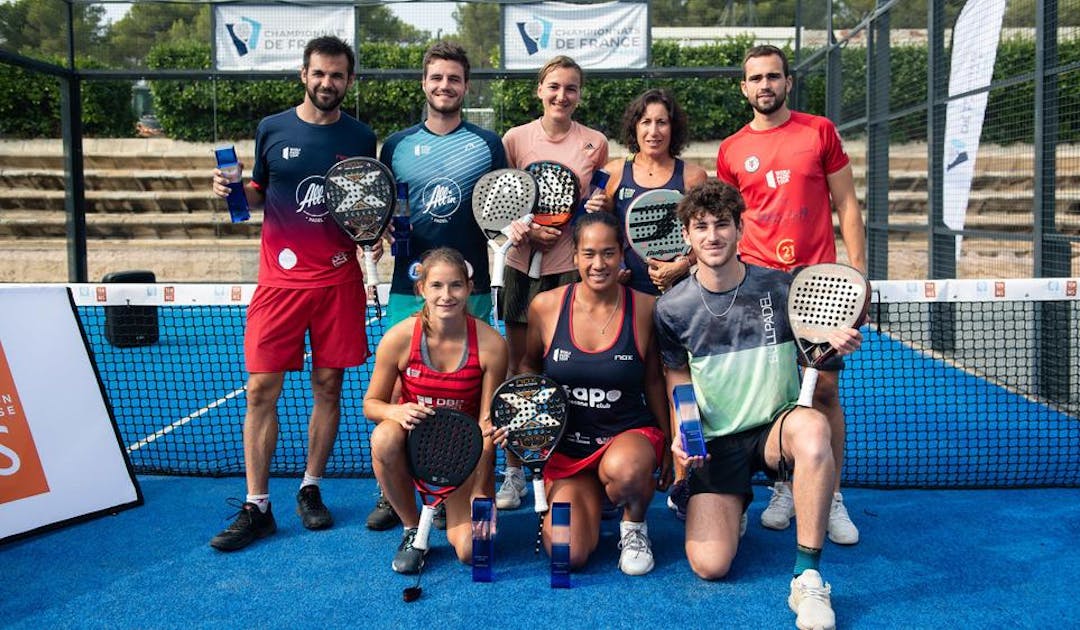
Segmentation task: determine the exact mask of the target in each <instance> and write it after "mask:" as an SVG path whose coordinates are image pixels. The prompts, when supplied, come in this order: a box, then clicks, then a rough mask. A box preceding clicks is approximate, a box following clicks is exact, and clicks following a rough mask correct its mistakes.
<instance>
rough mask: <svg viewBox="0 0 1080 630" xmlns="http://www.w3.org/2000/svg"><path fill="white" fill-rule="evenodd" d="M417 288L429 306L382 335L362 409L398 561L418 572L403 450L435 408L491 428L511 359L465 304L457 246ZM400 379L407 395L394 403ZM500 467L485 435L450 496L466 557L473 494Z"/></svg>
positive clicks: (453, 527)
mask: <svg viewBox="0 0 1080 630" xmlns="http://www.w3.org/2000/svg"><path fill="white" fill-rule="evenodd" d="M416 291H417V293H418V294H420V296H421V297H423V298H424V305H423V309H422V310H421V311H420V312H419V313H417V314H416V315H413V316H412V317H409V318H407V319H405V320H403V321H401V322H399V323H398V324H396V325H394V326H393V327H392V328H390V330H388V331H387V332H386V334H385V335H384V336H383V338H382V341H381V342H379V347H378V350H377V351H376V353H375V370H374V373H373V374H372V375H371V382H370V383H369V385H368V390H367V393H366V394H365V396H364V415H365V416H367V418H368V420H371V421H372V422H375V423H376V426H375V429H374V430H373V431H372V432H371V459H372V464H373V466H374V468H375V476H376V477H377V478H378V480H379V486H380V487H381V488H382V489H383V492H384V493H385V494H386V498H387V499H389V501H390V504H391V505H392V506H393V507H394V511H395V512H397V514H398V515H399V516H400V517H401V521H402V524H403V526H404V532H403V535H402V539H401V544H400V545H399V547H398V551H397V554H396V555H395V556H394V561H393V565H392V566H393V568H394V570H395V571H398V572H399V573H415V572H416V571H417V569H419V564H420V561H421V558H422V557H421V555H420V551H419V550H417V549H414V548H413V547H412V541H413V537H414V536H415V534H416V526H417V525H418V524H419V521H420V515H419V512H418V510H417V506H416V494H415V492H414V490H413V483H412V477H411V476H410V475H409V465H408V458H407V455H406V450H405V439H406V437H407V436H408V433H409V431H410V430H411V429H412V428H413V427H415V426H416V425H418V424H419V423H421V422H423V421H424V419H425V418H427V417H428V416H429V415H431V414H432V413H433V412H432V409H433V408H434V407H450V408H453V409H457V410H459V411H464V412H465V413H467V414H469V415H471V416H473V417H474V418H478V419H481V420H480V421H481V423H482V424H483V425H484V426H485V427H487V426H488V425H489V420H487V418H488V416H489V413H490V407H491V398H492V396H493V395H494V393H495V389H496V388H497V387H498V386H499V383H501V382H502V381H503V379H504V378H505V377H506V365H507V348H506V342H505V341H504V340H503V338H502V337H501V336H500V335H499V333H498V332H497V331H496V330H495V329H494V328H492V327H491V326H489V325H488V324H487V323H485V322H482V321H480V320H478V319H476V318H475V317H472V316H471V315H469V314H468V311H467V310H466V309H467V307H468V299H469V295H470V293H471V292H472V281H471V280H470V279H469V276H468V268H467V266H466V264H465V259H464V258H463V257H462V256H461V254H460V253H459V252H457V250H454V249H450V248H439V249H435V250H432V251H431V252H430V253H428V254H427V255H426V256H425V257H424V259H423V261H422V263H421V270H420V277H419V278H418V279H417V281H416ZM399 379H400V380H401V399H400V401H397V402H392V401H391V400H390V398H391V396H392V395H393V391H394V383H395V382H396V381H398V380H399ZM494 467H495V448H494V446H493V444H492V442H491V440H490V438H486V439H485V440H484V454H483V456H482V457H481V458H480V463H479V464H478V465H477V467H476V470H474V471H473V473H472V475H471V476H470V477H469V478H468V479H467V480H466V481H465V483H463V484H462V485H461V486H460V487H459V488H458V489H457V490H456V491H454V493H453V494H451V495H450V496H449V497H447V499H446V502H445V505H446V537H447V539H448V540H449V541H450V544H451V545H453V547H454V550H455V551H456V552H457V556H458V558H459V559H460V560H461V561H462V562H470V561H471V560H472V520H471V506H472V500H473V499H474V498H476V497H491V496H495V476H494V472H495V471H494Z"/></svg>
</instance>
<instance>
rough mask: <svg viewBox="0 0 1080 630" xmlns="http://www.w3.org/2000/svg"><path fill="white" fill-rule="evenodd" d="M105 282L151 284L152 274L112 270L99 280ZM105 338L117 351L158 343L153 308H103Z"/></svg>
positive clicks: (155, 308)
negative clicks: (118, 349)
mask: <svg viewBox="0 0 1080 630" xmlns="http://www.w3.org/2000/svg"><path fill="white" fill-rule="evenodd" d="M101 281H102V282H105V283H114V282H123V283H137V284H153V283H155V282H157V278H156V277H155V276H154V272H153V271H114V272H112V273H107V274H105V277H104V278H102V279H101ZM105 339H107V340H108V341H109V343H111V344H112V345H114V346H116V347H117V348H133V347H137V346H148V345H150V344H153V343H157V340H158V309H157V307H156V306H106V307H105Z"/></svg>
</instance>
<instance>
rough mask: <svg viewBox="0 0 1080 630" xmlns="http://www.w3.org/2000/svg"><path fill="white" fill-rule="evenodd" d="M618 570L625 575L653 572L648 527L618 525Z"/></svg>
mask: <svg viewBox="0 0 1080 630" xmlns="http://www.w3.org/2000/svg"><path fill="white" fill-rule="evenodd" d="M619 534H620V535H621V536H622V540H620V541H619V549H621V550H622V552H621V553H620V554H619V569H621V570H622V572H623V573H625V574H627V575H645V574H646V573H648V572H649V571H652V570H653V565H654V563H653V555H652V543H650V542H649V526H648V524H646V523H632V522H630V521H621V522H620V523H619Z"/></svg>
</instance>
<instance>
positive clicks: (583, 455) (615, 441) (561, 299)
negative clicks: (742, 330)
mask: <svg viewBox="0 0 1080 630" xmlns="http://www.w3.org/2000/svg"><path fill="white" fill-rule="evenodd" d="M621 232H622V230H621V227H620V225H619V223H618V221H617V220H616V219H615V217H614V216H613V215H611V214H610V213H607V212H598V213H593V214H589V215H585V216H583V217H582V218H581V219H580V220H579V221H578V223H577V225H576V226H575V228H574V248H575V249H574V252H575V253H574V260H575V262H576V264H577V268H578V271H579V272H580V274H581V281H580V282H578V283H575V284H572V285H570V286H569V287H559V288H557V289H553V290H551V291H546V292H544V293H541V294H539V295H537V296H536V298H535V299H534V300H533V301H532V304H531V305H530V306H529V327H528V333H527V338H526V349H525V350H526V351H525V357H524V359H523V361H522V370H523V371H524V372H534V373H539V372H543V373H546V374H548V375H549V376H551V377H552V378H554V379H555V380H556V381H557V382H559V384H560V385H562V386H563V387H564V388H565V389H566V390H567V397H568V399H569V402H570V405H569V413H568V418H569V419H568V424H567V431H566V432H565V434H564V436H563V440H562V442H561V443H560V445H559V447H558V448H557V449H556V452H555V454H554V455H552V458H551V459H550V460H549V461H548V463H547V465H546V467H545V469H544V479H545V481H546V483H547V488H548V500H549V501H551V502H556V501H565V502H569V503H570V504H571V512H572V517H571V519H570V523H571V525H570V527H571V530H570V554H571V556H570V562H571V565H572V566H573V567H575V568H580V567H582V566H583V565H584V564H585V562H586V561H587V560H588V557H589V555H590V554H591V553H592V552H593V550H594V549H596V546H597V543H598V542H599V539H600V520H601V503H602V500H603V499H604V498H605V497H606V498H608V499H609V500H610V501H611V502H612V503H614V504H616V505H621V506H623V520H622V523H621V527H620V533H621V540H620V543H619V547H620V549H622V552H621V555H620V559H619V567H620V568H621V569H622V570H623V572H624V573H627V574H630V575H642V574H644V573H648V572H649V571H650V570H651V569H652V567H653V558H652V550H651V543H650V542H649V539H648V528H647V527H646V524H645V512H646V510H647V509H648V507H649V503H650V502H651V501H652V498H653V493H654V492H655V490H656V488H657V485H658V484H657V481H656V479H655V478H654V472H655V471H656V469H657V468H658V467H659V468H660V469H661V470H662V472H663V474H662V475H661V477H660V479H661V483H660V484H659V485H660V486H661V487H662V488H664V487H666V485H667V483H669V482H670V476H671V475H670V471H671V452H670V450H669V446H670V439H669V437H668V435H669V431H670V426H671V423H670V417H669V410H668V403H667V397H666V396H665V393H664V385H663V376H662V373H661V368H660V361H659V354H658V351H657V346H656V341H655V339H654V337H653V328H652V312H653V302H654V299H653V298H652V296H648V295H645V294H642V293H639V292H637V291H632V290H631V289H629V288H626V287H623V286H622V285H620V284H619V282H618V273H619V265H620V263H621V262H622V254H623V246H622V233H621ZM560 378H561V379H563V380H560ZM544 540H545V545H547V546H548V548H549V549H550V545H551V542H550V541H551V520H550V516H549V517H548V519H547V520H546V521H545V524H544Z"/></svg>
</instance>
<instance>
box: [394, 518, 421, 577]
mask: <svg viewBox="0 0 1080 630" xmlns="http://www.w3.org/2000/svg"><path fill="white" fill-rule="evenodd" d="M415 540H416V528H415V527H407V528H405V533H403V534H402V535H401V544H400V545H398V548H397V553H396V554H394V562H393V563H392V564H391V565H390V567H391V568H392V569H394V571H397V572H398V573H405V574H409V573H416V572H418V571H419V570H420V565H422V564H423V563H424V553H425V552H423V551H420V550H419V549H417V548H416V547H413V541H415Z"/></svg>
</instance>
